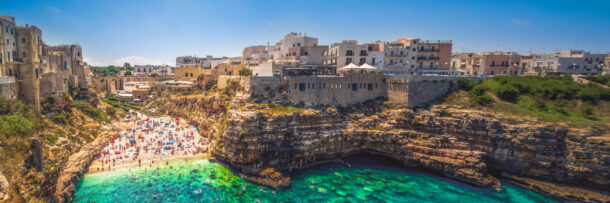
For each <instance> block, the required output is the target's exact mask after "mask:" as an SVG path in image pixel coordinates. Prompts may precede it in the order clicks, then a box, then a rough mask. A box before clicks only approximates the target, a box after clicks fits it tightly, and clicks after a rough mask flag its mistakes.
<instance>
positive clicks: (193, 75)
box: [174, 64, 203, 81]
mask: <svg viewBox="0 0 610 203" xmlns="http://www.w3.org/2000/svg"><path fill="white" fill-rule="evenodd" d="M202 73H203V65H202V64H183V65H181V66H179V67H176V68H175V69H174V80H179V81H195V80H197V77H199V74H202Z"/></svg>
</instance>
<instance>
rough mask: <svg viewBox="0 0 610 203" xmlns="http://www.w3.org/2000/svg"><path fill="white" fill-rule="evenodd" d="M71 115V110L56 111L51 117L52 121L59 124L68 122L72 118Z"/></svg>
mask: <svg viewBox="0 0 610 203" xmlns="http://www.w3.org/2000/svg"><path fill="white" fill-rule="evenodd" d="M71 115H72V114H70V113H69V112H61V113H55V114H53V115H51V117H50V119H51V121H53V122H54V123H57V124H67V123H68V119H70V116H71Z"/></svg>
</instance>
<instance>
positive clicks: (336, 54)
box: [323, 40, 384, 68]
mask: <svg viewBox="0 0 610 203" xmlns="http://www.w3.org/2000/svg"><path fill="white" fill-rule="evenodd" d="M324 55H325V56H326V60H325V61H324V62H323V65H332V66H336V67H337V68H342V67H344V66H347V65H349V64H351V63H353V64H356V65H363V64H365V63H366V64H369V65H371V66H374V67H377V68H383V65H384V63H383V59H384V57H383V52H381V50H380V44H376V43H370V44H358V41H356V40H343V41H342V42H341V43H334V44H332V45H331V47H330V48H329V49H328V51H326V52H325V53H324Z"/></svg>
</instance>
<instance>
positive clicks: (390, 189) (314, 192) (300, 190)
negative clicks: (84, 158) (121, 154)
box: [74, 159, 556, 203]
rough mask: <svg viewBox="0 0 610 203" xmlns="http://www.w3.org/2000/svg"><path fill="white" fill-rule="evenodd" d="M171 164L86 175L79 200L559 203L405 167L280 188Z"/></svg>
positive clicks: (313, 174)
mask: <svg viewBox="0 0 610 203" xmlns="http://www.w3.org/2000/svg"><path fill="white" fill-rule="evenodd" d="M170 166H172V168H170V167H169V166H166V165H160V166H158V167H159V169H156V166H153V168H152V169H151V168H147V169H146V171H145V170H144V168H137V167H136V168H131V169H117V170H114V171H107V172H101V173H93V174H86V175H85V177H84V178H83V179H82V180H81V181H80V183H79V184H78V185H77V187H76V194H75V195H74V202H212V199H214V201H215V202H256V200H259V201H260V202H468V203H472V202H519V203H522V202H556V200H554V199H550V198H548V197H545V196H543V195H541V194H538V193H536V192H533V191H530V190H527V189H524V188H521V187H518V186H515V185H512V184H509V183H503V186H502V188H503V191H501V192H496V191H495V190H493V189H491V188H478V187H474V186H470V185H467V184H463V183H460V182H457V181H453V180H450V179H447V178H443V177H438V176H434V175H430V174H428V173H424V172H418V171H413V170H407V169H404V168H400V167H386V166H373V167H372V166H370V165H361V164H352V165H351V167H347V166H344V165H323V166H319V167H315V168H311V169H307V170H305V171H303V172H299V173H297V174H295V175H293V176H292V178H293V179H292V186H291V187H290V188H287V189H284V190H275V189H272V188H269V187H261V186H259V185H256V184H253V183H251V182H248V181H246V180H244V179H242V178H240V177H239V176H238V175H237V174H234V173H233V172H232V171H230V170H229V169H227V168H226V167H224V166H223V165H221V164H218V163H215V162H210V161H208V160H206V159H201V160H191V161H188V162H187V161H179V162H174V163H172V164H170ZM157 173H158V175H157ZM228 174H230V175H228ZM244 188H245V189H244Z"/></svg>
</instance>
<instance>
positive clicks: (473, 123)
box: [212, 107, 610, 191]
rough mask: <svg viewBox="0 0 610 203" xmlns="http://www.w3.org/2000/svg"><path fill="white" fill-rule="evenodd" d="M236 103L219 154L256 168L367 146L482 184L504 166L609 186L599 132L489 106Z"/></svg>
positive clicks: (217, 145) (300, 163) (607, 154)
mask: <svg viewBox="0 0 610 203" xmlns="http://www.w3.org/2000/svg"><path fill="white" fill-rule="evenodd" d="M231 109H232V110H230V111H229V118H228V121H227V124H226V128H225V129H226V130H224V132H222V134H221V135H220V136H218V137H217V138H216V139H214V142H213V147H212V154H213V155H215V156H216V157H218V158H220V159H222V160H225V161H227V162H228V163H230V164H231V165H232V166H234V167H236V168H238V169H241V170H242V171H243V172H245V173H249V174H255V173H257V172H258V171H260V170H262V169H265V168H276V169H280V170H290V169H295V168H301V167H305V166H308V165H313V164H317V163H321V162H324V161H329V160H333V159H336V158H339V157H341V156H344V155H349V154H352V153H354V152H362V151H366V152H372V153H377V154H380V155H383V156H387V157H391V158H394V159H396V160H399V161H401V162H402V163H404V164H405V165H407V166H420V167H424V168H427V169H431V170H434V171H438V172H441V173H443V174H445V175H447V176H449V177H453V178H455V179H459V180H462V181H466V182H469V183H473V184H476V185H481V186H489V185H494V184H495V183H497V181H496V179H495V178H493V177H492V176H491V175H490V174H489V172H490V171H501V172H507V173H511V174H516V175H521V176H526V177H533V178H539V179H542V180H547V181H552V182H557V183H565V184H570V185H578V186H586V187H589V188H596V189H599V190H602V191H607V190H608V188H609V187H610V180H609V178H608V177H609V174H608V173H609V171H610V170H609V167H610V146H609V145H608V141H607V139H606V140H605V139H597V138H596V137H597V136H600V134H599V133H596V132H592V131H586V130H585V131H580V130H568V129H565V128H560V127H555V126H553V125H550V124H536V125H534V124H511V123H510V122H509V121H506V120H503V119H502V118H496V117H495V116H492V115H489V114H485V113H483V112H477V111H465V110H459V109H452V108H447V107H435V108H432V109H431V110H428V111H420V112H414V111H412V110H407V109H394V110H391V109H389V110H379V109H374V108H372V107H368V108H367V107H361V108H360V107H359V108H358V109H351V110H349V109H348V110H346V111H344V112H349V113H339V112H337V111H335V110H333V109H328V110H305V111H303V112H294V113H288V114H275V115H271V114H266V113H263V112H261V111H259V110H256V109H257V107H244V108H233V107H232V108H231Z"/></svg>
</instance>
